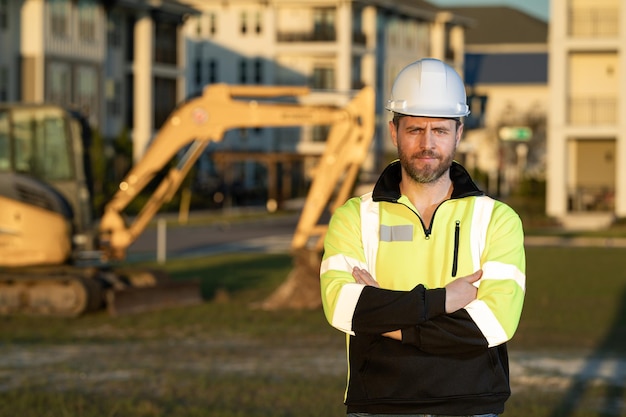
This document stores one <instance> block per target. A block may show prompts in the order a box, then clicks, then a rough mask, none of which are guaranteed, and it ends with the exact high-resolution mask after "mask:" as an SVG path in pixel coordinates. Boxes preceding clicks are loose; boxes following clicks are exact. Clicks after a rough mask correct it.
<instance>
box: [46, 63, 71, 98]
mask: <svg viewBox="0 0 626 417" xmlns="http://www.w3.org/2000/svg"><path fill="white" fill-rule="evenodd" d="M71 70H72V69H71V67H70V65H69V64H68V63H66V62H51V63H50V64H48V71H47V72H48V74H47V75H48V82H47V83H46V86H47V90H48V91H47V94H46V100H48V101H50V102H52V103H56V104H60V105H62V106H68V105H70V104H72V99H71V97H72V96H71V94H72V85H71Z"/></svg>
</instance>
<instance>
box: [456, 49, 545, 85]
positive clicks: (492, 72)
mask: <svg viewBox="0 0 626 417" xmlns="http://www.w3.org/2000/svg"><path fill="white" fill-rule="evenodd" d="M465 82H466V84H467V85H474V84H509V83H510V84H525V83H533V84H542V83H544V84H545V83H547V82H548V54H547V53H510V54H466V55H465Z"/></svg>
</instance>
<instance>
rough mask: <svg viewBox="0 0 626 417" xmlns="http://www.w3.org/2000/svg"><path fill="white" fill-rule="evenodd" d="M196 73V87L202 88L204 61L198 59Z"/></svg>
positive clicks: (195, 67) (195, 65)
mask: <svg viewBox="0 0 626 417" xmlns="http://www.w3.org/2000/svg"><path fill="white" fill-rule="evenodd" d="M194 72H195V73H196V86H197V87H198V88H200V87H202V59H201V58H196V62H195V64H194Z"/></svg>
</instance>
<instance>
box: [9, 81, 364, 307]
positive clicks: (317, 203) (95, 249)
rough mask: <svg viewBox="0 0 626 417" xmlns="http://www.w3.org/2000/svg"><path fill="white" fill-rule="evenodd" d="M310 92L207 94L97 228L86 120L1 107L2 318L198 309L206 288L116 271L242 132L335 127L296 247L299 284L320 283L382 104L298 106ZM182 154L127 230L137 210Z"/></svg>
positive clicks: (178, 118) (133, 176) (168, 127)
mask: <svg viewBox="0 0 626 417" xmlns="http://www.w3.org/2000/svg"><path fill="white" fill-rule="evenodd" d="M310 93H311V91H310V90H309V89H307V88H303V87H281V86H236V85H226V84H212V85H209V86H207V87H206V88H205V89H204V91H203V93H202V95H200V96H198V97H194V98H192V99H189V100H187V101H185V102H184V103H182V104H181V105H179V106H178V107H177V108H176V109H175V110H174V111H173V112H172V113H171V114H170V116H169V117H168V119H167V120H166V122H165V123H164V124H163V126H162V127H161V129H160V130H159V131H158V132H157V134H156V136H155V137H154V139H153V140H152V142H151V144H150V146H149V147H148V149H147V150H146V152H145V154H144V156H143V157H142V158H141V160H140V161H138V162H137V163H136V164H135V165H134V166H133V167H132V168H131V170H130V171H129V172H128V174H127V175H126V176H125V178H124V179H123V181H122V182H121V183H120V184H119V188H118V190H117V192H116V193H115V195H114V196H113V197H112V198H111V200H110V201H109V202H108V203H107V204H106V206H105V208H104V213H103V215H102V218H101V219H100V221H99V223H98V222H97V221H95V219H94V218H93V216H92V213H91V194H92V193H91V187H92V184H91V178H90V174H89V168H90V162H89V160H88V158H86V156H87V155H88V152H87V149H86V147H87V145H86V144H88V143H89V141H90V134H89V129H88V126H87V125H86V123H85V122H84V119H82V118H81V117H80V115H78V114H76V113H74V112H71V111H68V110H65V109H63V108H61V107H58V106H52V105H27V104H2V105H0V315H11V314H35V315H49V316H78V315H81V314H83V313H86V312H88V311H93V310H99V309H103V308H106V309H107V310H108V311H109V312H110V313H111V314H113V315H116V314H124V313H130V312H137V311H146V310H149V309H153V308H160V307H167V306H171V305H188V304H194V303H198V302H200V301H201V297H200V291H199V287H198V285H197V283H193V282H179V281H171V280H168V279H167V277H165V278H163V277H161V276H160V275H162V274H159V272H158V271H143V270H134V269H133V268H124V267H119V266H116V265H119V264H120V262H116V261H120V260H123V259H124V257H125V255H126V250H127V248H128V247H129V246H130V245H131V244H132V243H133V242H134V241H135V240H136V239H137V237H138V236H139V235H140V234H141V233H142V232H143V231H144V229H145V228H146V227H147V226H148V225H149V223H150V221H151V220H152V219H153V217H154V216H155V214H156V213H157V212H158V211H159V209H160V208H161V207H162V205H163V204H164V203H165V202H168V201H169V200H171V198H172V197H173V196H174V194H175V193H176V191H177V190H178V189H179V187H180V185H181V183H182V181H183V179H184V178H185V177H186V175H187V174H188V173H189V171H190V170H191V168H192V167H193V165H194V163H195V162H196V161H197V159H198V158H199V157H200V155H201V154H202V153H203V151H204V150H205V148H206V147H207V146H208V145H209V144H210V143H211V142H219V141H221V140H222V138H223V136H224V134H225V132H226V131H228V130H230V129H235V128H256V127H288V126H296V127H297V126H314V125H327V126H329V127H330V130H329V134H328V138H327V142H326V145H325V147H324V151H323V153H322V155H321V156H320V158H319V161H318V164H317V166H316V169H315V175H314V177H313V180H312V183H311V186H310V189H309V192H308V194H307V198H306V200H305V204H304V208H303V210H302V213H301V216H300V219H299V222H298V225H297V227H296V230H295V231H294V236H293V240H292V250H293V252H294V255H296V254H302V253H308V254H313V256H308V259H311V260H312V261H309V263H312V264H313V266H312V267H311V265H308V267H305V268H299V267H298V264H296V268H295V269H296V270H297V269H300V270H301V271H304V272H298V271H295V272H293V273H292V275H293V274H294V273H295V275H296V276H300V275H302V273H304V274H309V275H311V271H315V268H316V267H315V262H316V259H318V256H316V254H319V253H320V252H321V249H322V241H323V236H324V233H325V230H326V229H325V227H326V225H324V224H321V223H320V219H321V217H322V214H323V213H324V211H325V210H330V211H332V210H333V209H334V208H335V207H337V206H338V205H339V204H341V203H343V202H344V201H345V200H346V199H347V198H348V197H349V195H350V192H351V191H352V188H353V186H354V183H355V181H356V178H357V174H358V172H359V170H360V167H361V165H362V162H363V161H364V159H365V157H366V155H367V153H368V150H369V147H370V143H371V140H372V138H373V135H374V93H373V90H372V89H371V88H370V87H365V88H364V89H362V90H360V91H358V92H356V94H355V95H354V96H353V97H352V98H351V99H350V101H349V102H348V103H347V104H346V105H345V106H331V105H325V104H323V105H320V104H301V102H302V100H298V98H302V96H306V95H309V94H310ZM285 98H287V99H291V100H285ZM181 153H182V156H181V157H179V158H178V162H177V164H176V166H174V167H173V168H171V169H170V170H169V171H168V172H167V174H166V175H165V176H164V177H163V180H161V182H160V183H159V184H158V185H157V187H156V189H155V191H154V192H153V193H152V194H151V195H150V196H149V198H148V200H147V202H146V203H145V205H144V206H143V207H142V209H141V211H140V212H139V214H138V215H136V216H134V217H133V218H132V221H129V220H128V219H127V218H126V216H125V215H124V210H125V209H126V208H127V206H128V205H129V203H131V202H132V201H133V200H134V199H135V197H137V195H138V194H139V193H140V192H141V191H142V190H143V189H144V188H145V187H146V185H148V184H149V183H150V182H151V181H152V180H153V179H154V178H155V176H156V175H157V174H159V173H160V172H162V170H163V169H164V167H166V166H167V165H168V164H169V163H170V162H171V161H172V160H173V159H174V158H176V157H177V156H179V155H180V154H181ZM299 256H300V257H302V256H301V255H299ZM305 258H307V256H305ZM305 263H306V262H305ZM314 273H315V275H316V272H314ZM283 292H284V291H283Z"/></svg>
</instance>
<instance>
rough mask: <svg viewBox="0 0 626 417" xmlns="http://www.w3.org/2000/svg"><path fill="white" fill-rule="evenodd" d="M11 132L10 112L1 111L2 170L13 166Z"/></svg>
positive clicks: (0, 142) (0, 153) (0, 168)
mask: <svg viewBox="0 0 626 417" xmlns="http://www.w3.org/2000/svg"><path fill="white" fill-rule="evenodd" d="M9 132H10V129H9V112H8V111H6V110H4V111H0V171H7V170H8V169H9V167H10V166H11V153H10V152H11V147H10V144H9Z"/></svg>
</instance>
